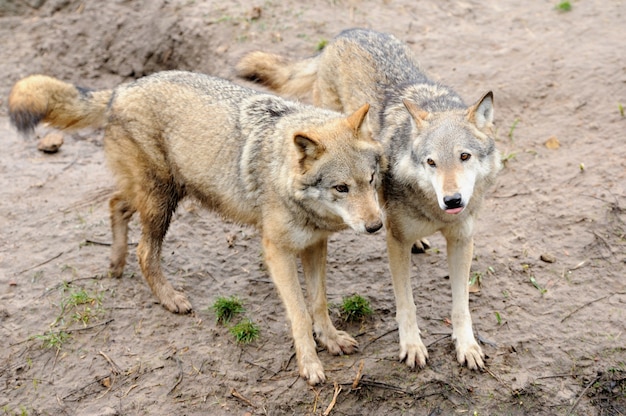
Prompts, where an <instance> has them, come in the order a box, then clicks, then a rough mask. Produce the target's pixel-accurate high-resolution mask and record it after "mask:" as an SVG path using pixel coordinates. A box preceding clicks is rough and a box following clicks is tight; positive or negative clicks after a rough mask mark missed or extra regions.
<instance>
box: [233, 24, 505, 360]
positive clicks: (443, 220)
mask: <svg viewBox="0 0 626 416" xmlns="http://www.w3.org/2000/svg"><path fill="white" fill-rule="evenodd" d="M238 71H239V74H240V76H242V77H245V78H248V79H251V80H253V81H256V82H259V83H262V84H264V85H266V86H267V87H269V88H271V89H273V90H275V91H277V92H278V93H281V94H283V95H288V96H297V97H304V96H311V94H312V97H313V101H314V103H315V104H316V105H319V106H323V107H327V108H331V109H334V110H337V111H344V112H351V111H353V110H354V109H355V108H356V107H357V106H358V105H359V104H358V103H362V102H369V103H370V104H371V109H370V112H369V114H368V116H367V119H366V120H367V123H368V124H369V127H370V129H371V130H372V132H373V134H374V136H375V137H376V138H377V139H378V140H379V141H380V142H382V144H383V145H384V147H385V153H386V156H387V158H388V163H389V165H388V166H389V169H388V171H387V172H386V174H385V175H384V177H383V187H382V192H383V204H384V207H385V210H386V222H385V225H386V229H387V248H388V255H389V263H390V270H391V274H392V280H393V286H394V293H395V297H396V307H397V315H396V319H397V321H398V326H399V336H400V359H401V360H405V362H406V363H407V365H408V366H410V367H414V366H415V365H417V366H420V367H423V366H424V365H425V363H426V360H427V358H428V352H427V349H426V347H425V346H424V344H423V342H422V340H421V337H420V331H419V328H418V325H417V319H416V307H415V302H414V299H413V292H412V286H411V283H410V254H411V246H412V244H413V242H415V241H416V240H419V239H421V238H424V237H427V236H428V235H431V234H433V233H435V232H437V231H440V232H441V233H442V234H443V235H444V237H445V238H446V243H447V257H448V266H449V274H450V280H451V285H452V324H453V333H452V337H453V339H454V340H455V344H456V353H457V360H458V361H459V362H460V363H461V364H463V363H466V364H467V366H468V367H469V368H472V369H476V368H482V367H484V361H483V360H484V353H483V351H482V349H481V348H480V346H479V345H478V343H477V342H476V340H475V338H474V334H473V330H472V321H471V317H470V311H469V293H468V279H469V272H470V267H471V261H472V256H473V235H474V232H473V230H474V221H475V219H476V214H477V212H478V210H479V208H480V206H481V203H482V201H483V196H484V193H485V191H486V189H487V188H488V187H489V186H490V185H491V184H492V183H493V181H494V179H495V176H496V174H497V172H498V170H499V168H500V156H499V153H498V151H497V149H496V148H495V143H494V139H493V96H492V93H491V92H488V93H486V94H484V95H483V96H482V97H481V98H480V99H479V100H478V101H476V102H475V103H474V104H473V105H470V106H467V105H466V104H465V103H464V102H463V100H462V99H461V97H460V96H459V95H458V94H457V93H456V92H454V91H453V90H452V89H450V88H448V87H446V86H443V85H441V84H439V83H436V82H434V81H432V80H431V79H429V78H428V77H427V75H426V74H425V73H424V71H423V70H422V69H421V67H420V64H419V63H418V60H417V59H416V58H415V56H414V55H413V53H412V51H411V50H410V49H409V48H408V46H406V45H405V44H404V43H402V42H401V41H399V40H398V39H397V38H395V37H393V36H391V35H388V34H384V33H380V32H375V31H372V30H363V29H351V30H346V31H344V32H342V33H341V34H339V35H338V36H337V37H336V38H335V39H334V40H333V41H332V42H330V43H329V44H328V45H327V46H326V47H325V48H324V50H323V51H322V52H321V53H319V54H318V55H316V56H313V57H310V58H306V59H302V60H298V61H290V60H288V59H286V58H285V57H282V56H278V55H274V54H269V53H265V52H252V53H250V54H248V55H246V56H245V57H244V58H243V59H242V60H241V61H240V62H239V64H238Z"/></svg>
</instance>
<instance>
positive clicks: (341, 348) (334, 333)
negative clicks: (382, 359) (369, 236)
mask: <svg viewBox="0 0 626 416" xmlns="http://www.w3.org/2000/svg"><path fill="white" fill-rule="evenodd" d="M326 253H327V240H326V239H324V240H322V241H320V242H319V243H317V244H315V245H313V246H311V247H308V248H307V249H306V250H305V251H303V252H302V253H301V254H300V258H301V260H302V268H303V270H304V277H305V281H306V285H307V297H308V301H309V311H310V313H311V316H312V318H313V330H314V331H315V334H316V335H317V339H318V340H319V341H320V342H321V343H322V344H324V345H325V346H326V349H327V350H328V352H329V353H331V354H333V355H340V354H352V353H353V352H355V351H356V349H357V345H358V343H357V342H356V340H355V339H354V338H352V337H351V336H350V335H349V334H348V333H347V332H345V331H338V330H337V329H336V328H335V326H334V325H333V323H332V321H331V320H330V316H328V304H327V298H326Z"/></svg>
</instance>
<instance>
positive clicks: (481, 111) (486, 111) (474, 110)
mask: <svg viewBox="0 0 626 416" xmlns="http://www.w3.org/2000/svg"><path fill="white" fill-rule="evenodd" d="M467 119H468V120H469V121H470V122H472V123H474V124H475V125H476V127H478V129H479V130H482V129H484V128H486V127H491V126H492V125H493V92H491V91H489V92H488V93H487V94H485V95H483V98H481V99H480V100H478V101H477V102H476V104H474V105H473V106H471V107H470V108H469V109H468V110H467Z"/></svg>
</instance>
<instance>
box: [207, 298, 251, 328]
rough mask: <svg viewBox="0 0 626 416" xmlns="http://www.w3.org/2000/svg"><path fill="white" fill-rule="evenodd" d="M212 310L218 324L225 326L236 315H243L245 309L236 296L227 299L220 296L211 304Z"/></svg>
mask: <svg viewBox="0 0 626 416" xmlns="http://www.w3.org/2000/svg"><path fill="white" fill-rule="evenodd" d="M212 308H213V310H214V311H215V316H216V319H217V322H218V323H221V324H227V323H228V322H230V320H231V319H233V318H234V317H235V316H236V315H239V314H240V313H243V312H244V311H245V310H246V309H245V308H244V307H243V302H242V301H241V300H240V299H239V298H238V297H236V296H231V297H229V298H227V297H224V296H220V297H218V298H217V299H216V300H215V302H214V303H213V307H212Z"/></svg>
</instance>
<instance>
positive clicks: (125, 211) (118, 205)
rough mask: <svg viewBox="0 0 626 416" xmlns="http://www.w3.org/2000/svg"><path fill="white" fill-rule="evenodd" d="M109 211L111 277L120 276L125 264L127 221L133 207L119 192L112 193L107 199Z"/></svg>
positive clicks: (132, 212) (131, 214) (133, 211)
mask: <svg viewBox="0 0 626 416" xmlns="http://www.w3.org/2000/svg"><path fill="white" fill-rule="evenodd" d="M109 208H110V211H111V231H112V233H113V243H112V244H111V263H110V266H109V274H110V276H112V277H121V276H122V273H123V272H124V266H125V265H126V255H127V254H128V222H129V221H130V219H131V217H132V216H133V214H134V213H135V209H134V208H132V207H131V205H130V204H129V203H128V201H126V200H125V199H124V198H123V196H122V194H121V193H119V192H118V193H116V194H115V195H113V197H112V198H111V200H110V201H109Z"/></svg>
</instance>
